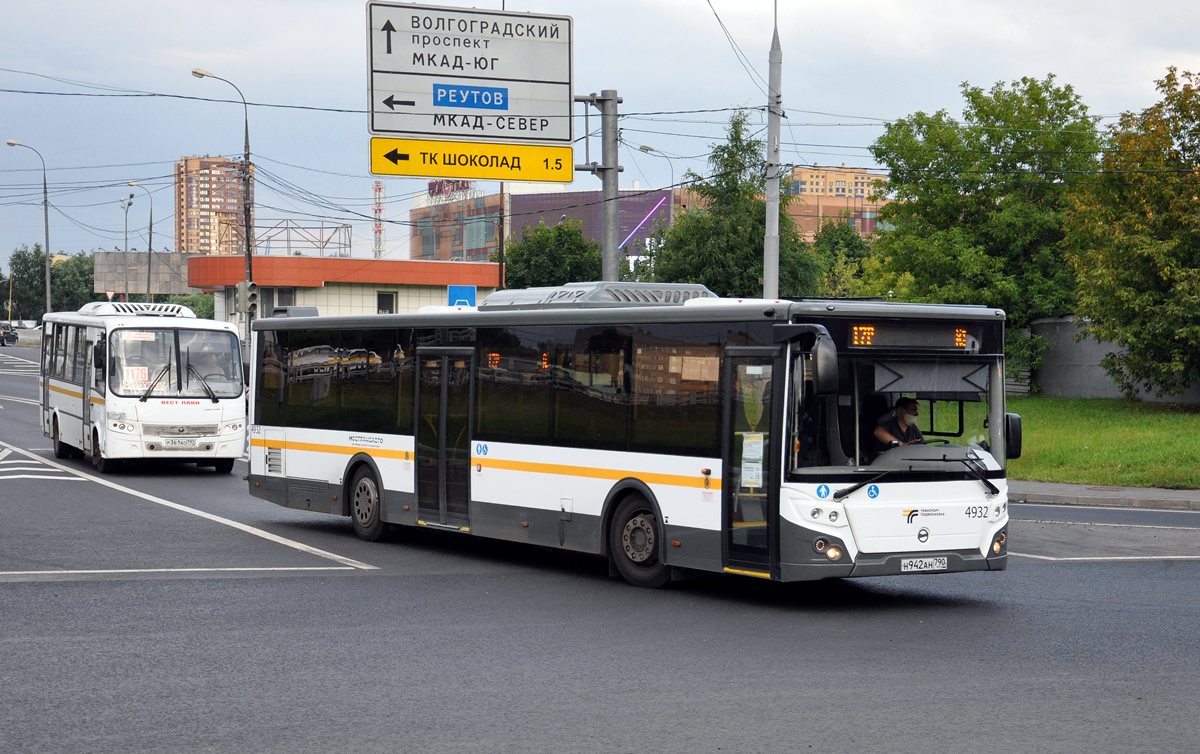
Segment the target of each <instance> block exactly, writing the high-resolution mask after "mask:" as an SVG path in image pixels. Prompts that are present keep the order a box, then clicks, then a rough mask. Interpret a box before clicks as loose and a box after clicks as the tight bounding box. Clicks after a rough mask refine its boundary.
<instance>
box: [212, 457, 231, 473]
mask: <svg viewBox="0 0 1200 754" xmlns="http://www.w3.org/2000/svg"><path fill="white" fill-rule="evenodd" d="M213 468H215V469H216V470H217V473H218V474H228V473H229V472H231V471H233V459H232V458H218V459H217V462H216V463H214V464H213Z"/></svg>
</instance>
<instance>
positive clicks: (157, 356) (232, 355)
mask: <svg viewBox="0 0 1200 754" xmlns="http://www.w3.org/2000/svg"><path fill="white" fill-rule="evenodd" d="M109 347H110V352H109V384H110V389H111V390H112V391H113V392H114V393H116V394H117V395H121V396H126V397H141V396H143V395H145V396H150V397H156V398H162V397H180V398H191V397H196V398H236V397H237V396H239V395H241V394H242V369H241V357H240V349H239V348H238V340H237V336H236V335H234V334H233V333H229V332H221V331H214V330H187V329H165V328H164V329H150V328H139V329H136V330H133V329H125V330H115V331H114V332H113V333H112V336H111V342H110V344H109Z"/></svg>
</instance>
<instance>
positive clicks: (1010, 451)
mask: <svg viewBox="0 0 1200 754" xmlns="http://www.w3.org/2000/svg"><path fill="white" fill-rule="evenodd" d="M1004 457H1005V458H1007V459H1009V460H1012V459H1013V458H1020V457H1021V415H1020V414H1005V415H1004Z"/></svg>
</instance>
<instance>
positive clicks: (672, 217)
mask: <svg viewBox="0 0 1200 754" xmlns="http://www.w3.org/2000/svg"><path fill="white" fill-rule="evenodd" d="M638 149H639V150H641V151H643V152H645V153H647V154H649V153H651V152H654V153H656V154H660V155H662V156H663V157H666V160H667V165H669V166H670V168H671V212H670V216H669V222H674V221H675V163H673V162H671V158H670V157H667V153H666V152H664V151H662V150H661V149H655V148H654V147H648V146H646V145H645V144H643V145H641V146H640V147H638Z"/></svg>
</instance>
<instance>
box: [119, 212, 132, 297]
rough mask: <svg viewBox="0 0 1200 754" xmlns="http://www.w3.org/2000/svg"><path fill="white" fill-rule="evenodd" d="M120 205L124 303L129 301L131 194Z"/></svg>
mask: <svg viewBox="0 0 1200 754" xmlns="http://www.w3.org/2000/svg"><path fill="white" fill-rule="evenodd" d="M117 201H118V202H120V203H121V209H123V210H125V253H124V254H122V255H121V259H122V260H123V261H122V263H121V266H122V267H124V268H125V291H124V292H125V301H126V302H128V301H129V208H130V207H132V206H133V194H132V193H130V194H129V200H128V201H126V200H125V199H118V200H117Z"/></svg>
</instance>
